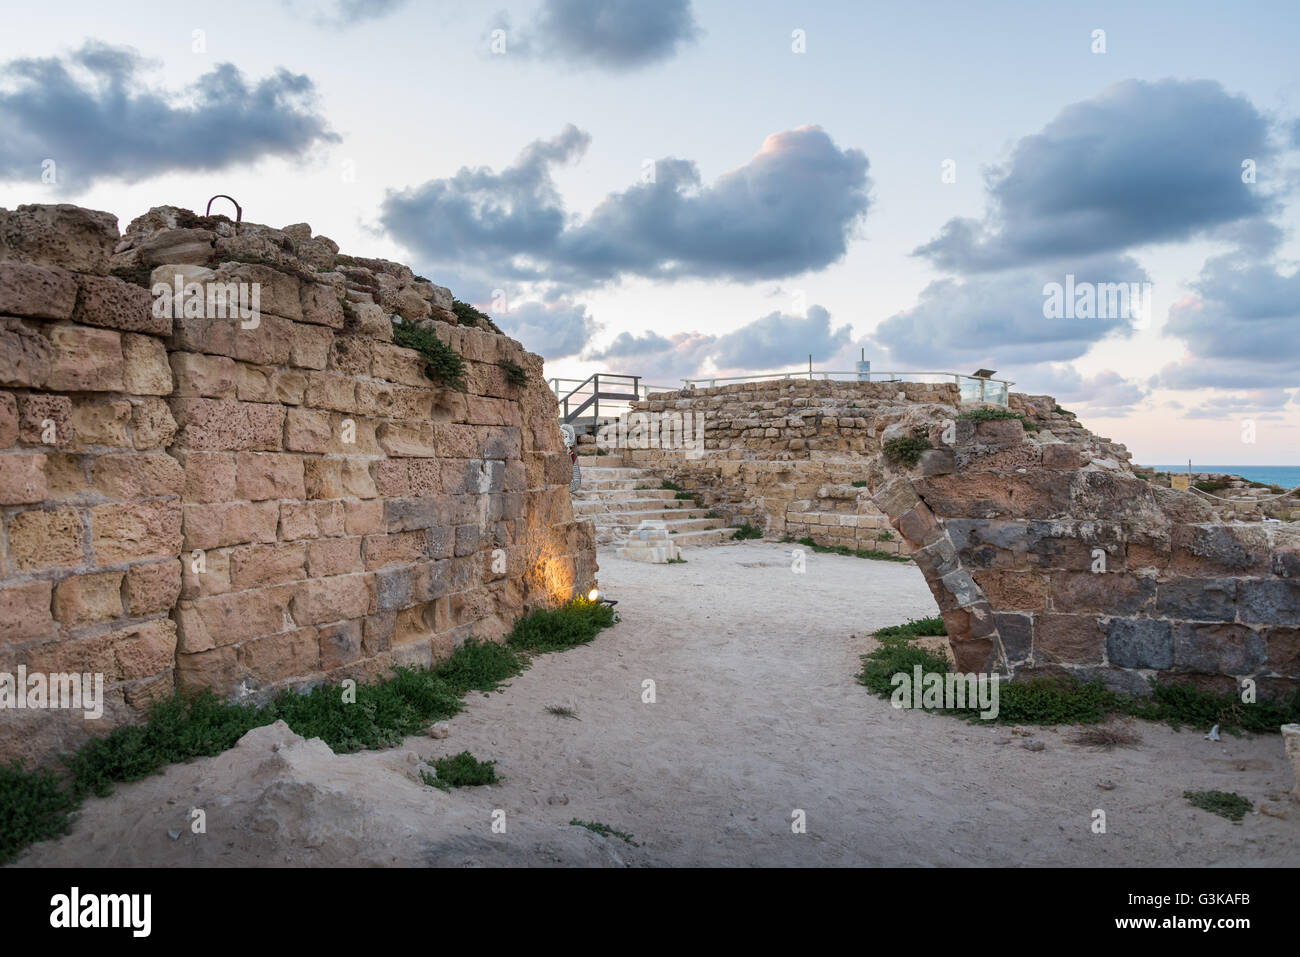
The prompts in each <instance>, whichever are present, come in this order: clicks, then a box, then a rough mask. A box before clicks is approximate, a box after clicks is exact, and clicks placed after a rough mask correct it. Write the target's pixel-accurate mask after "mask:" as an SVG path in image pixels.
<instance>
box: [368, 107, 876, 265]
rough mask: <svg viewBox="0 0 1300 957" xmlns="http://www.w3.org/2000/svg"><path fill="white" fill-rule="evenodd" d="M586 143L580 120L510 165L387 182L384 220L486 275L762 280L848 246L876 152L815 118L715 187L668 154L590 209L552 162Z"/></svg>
mask: <svg viewBox="0 0 1300 957" xmlns="http://www.w3.org/2000/svg"><path fill="white" fill-rule="evenodd" d="M588 142H589V137H588V136H587V134H585V133H582V132H581V131H579V130H578V129H576V128H575V127H573V126H569V127H567V128H566V129H565V130H564V132H562V133H561V134H560V135H559V136H558V137H556V138H555V139H552V140H542V141H538V142H535V143H533V144H532V145H530V146H529V147H528V148H527V149H525V150H524V152H523V153H522V154H521V156H520V158H519V160H517V161H516V163H515V164H514V165H512V166H510V167H507V168H506V169H504V170H502V171H501V172H500V173H497V172H494V171H492V170H490V169H485V168H482V167H479V168H476V169H470V168H468V167H466V168H463V169H461V170H460V171H459V172H457V173H456V174H455V175H454V176H452V177H448V178H446V179H439V180H431V181H429V182H427V183H425V184H423V185H421V186H418V187H414V188H411V189H407V190H404V191H401V192H393V193H390V194H389V195H388V197H387V198H386V199H385V201H384V203H383V206H382V209H381V214H380V220H381V222H382V224H383V225H384V226H385V227H386V228H387V229H388V230H389V232H390V233H391V234H392V235H393V236H394V238H396V239H397V240H399V241H400V242H402V243H404V244H406V245H407V246H409V247H410V248H411V249H413V250H415V251H416V252H417V253H419V254H421V255H423V256H424V257H426V258H428V259H430V260H432V261H437V262H440V263H445V264H447V265H448V266H449V267H451V268H454V269H456V268H458V269H460V270H461V271H470V270H474V271H478V272H480V273H481V274H482V275H483V276H484V277H485V281H489V282H490V281H494V280H495V281H502V280H516V281H532V282H540V281H546V282H552V283H558V284H560V285H568V286H571V287H579V288H580V287H589V286H592V285H599V284H601V283H605V282H610V281H614V280H617V279H618V278H620V277H622V276H643V277H649V278H654V279H679V278H688V277H700V278H713V279H730V280H736V281H752V280H759V279H778V278H784V277H788V276H793V275H797V274H799V273H802V272H806V271H808V270H812V269H820V268H823V267H825V266H828V265H830V264H831V263H833V262H836V261H837V260H839V259H840V258H841V257H843V255H844V254H845V252H846V250H847V243H848V240H849V238H850V237H851V235H852V233H853V230H854V229H855V227H856V226H857V225H858V223H859V222H860V221H861V220H862V218H863V217H864V216H865V214H866V212H867V208H868V206H869V204H870V199H869V196H868V193H869V190H870V185H871V183H870V179H869V178H868V176H867V169H868V165H869V164H868V161H867V158H866V156H865V155H864V154H862V153H861V152H860V151H858V150H854V149H846V150H841V149H839V148H838V147H837V146H836V145H835V144H834V142H833V141H832V140H831V138H830V137H829V136H828V135H827V134H826V133H825V131H823V130H822V129H821V128H820V127H816V126H805V127H800V128H798V129H794V130H787V131H785V132H782V133H775V134H772V135H771V136H768V137H767V139H766V140H765V141H764V142H763V146H762V148H761V149H760V150H759V151H758V152H757V153H756V154H755V155H754V156H753V157H752V158H751V159H750V161H749V162H748V163H746V164H745V165H743V166H741V167H739V168H738V169H734V170H732V171H730V172H728V173H725V174H723V175H722V176H720V177H718V179H717V180H716V181H715V182H714V183H713V184H712V185H706V184H704V183H703V182H702V179H701V177H700V174H699V171H698V170H697V168H696V167H695V164H694V163H691V162H689V161H686V160H681V159H674V158H669V159H664V160H660V161H659V162H658V163H657V164H656V167H655V171H654V172H655V175H654V177H653V181H652V182H641V183H637V184H636V185H634V186H631V187H629V188H627V189H625V190H623V191H622V192H618V193H612V194H610V195H609V196H607V197H606V198H605V199H604V200H602V201H601V203H600V204H599V205H598V206H597V207H596V208H595V209H594V210H593V212H592V214H591V215H590V216H589V217H588V218H587V219H586V220H582V221H579V220H575V218H574V217H572V216H570V215H569V214H568V212H567V211H566V209H565V206H564V203H563V200H562V199H561V198H560V197H559V195H558V193H557V191H556V188H555V184H554V181H553V180H552V178H551V174H550V167H551V166H552V165H553V164H556V163H561V162H567V161H570V160H573V159H575V158H577V157H578V156H580V155H581V154H582V152H583V151H584V150H585V149H586V146H587V144H588Z"/></svg>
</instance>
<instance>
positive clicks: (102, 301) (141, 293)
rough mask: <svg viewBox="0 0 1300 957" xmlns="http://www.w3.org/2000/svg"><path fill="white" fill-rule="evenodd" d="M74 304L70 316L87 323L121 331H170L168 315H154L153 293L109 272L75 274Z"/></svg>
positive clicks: (162, 334) (170, 324)
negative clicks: (91, 274)
mask: <svg viewBox="0 0 1300 957" xmlns="http://www.w3.org/2000/svg"><path fill="white" fill-rule="evenodd" d="M77 285H78V293H77V308H76V310H75V311H74V313H73V316H72V318H73V319H74V320H76V321H77V322H79V323H82V324H83V325H87V326H103V327H104V328H107V329H119V330H122V331H123V332H145V333H150V334H152V335H157V336H167V335H171V331H172V320H171V317H170V316H167V315H161V316H155V315H154V312H155V310H154V309H153V297H152V296H151V295H150V294H149V290H148V289H145V288H144V287H143V286H137V285H134V284H133V283H129V282H123V281H122V280H121V279H117V278H114V277H111V276H79V277H78V278H77Z"/></svg>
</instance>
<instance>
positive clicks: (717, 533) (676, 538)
mask: <svg viewBox="0 0 1300 957" xmlns="http://www.w3.org/2000/svg"><path fill="white" fill-rule="evenodd" d="M735 534H736V529H735V527H734V526H727V527H724V528H711V529H707V530H704V531H697V532H679V533H678V534H676V535H673V536H670V537H671V538H672V540H673V542H674V543H675V544H676V545H677V547H678V548H692V547H694V546H698V545H720V544H721V543H723V542H729V541H731V538H732V536H733V535H735Z"/></svg>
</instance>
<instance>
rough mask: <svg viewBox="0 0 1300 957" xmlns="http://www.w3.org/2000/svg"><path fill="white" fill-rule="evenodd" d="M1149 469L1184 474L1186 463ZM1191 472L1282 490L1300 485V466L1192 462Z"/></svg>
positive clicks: (1154, 466)
mask: <svg viewBox="0 0 1300 957" xmlns="http://www.w3.org/2000/svg"><path fill="white" fill-rule="evenodd" d="M1151 468H1153V469H1156V470H1157V471H1160V472H1186V471H1187V463H1186V462H1184V463H1183V464H1182V465H1153V466H1151ZM1192 472H1193V473H1195V472H1219V473H1222V474H1224V475H1240V476H1241V477H1242V478H1244V479H1250V480H1251V481H1252V482H1262V483H1264V484H1265V485H1280V486H1282V487H1283V488H1295V487H1296V486H1297V485H1300V465H1201V464H1200V463H1198V462H1195V461H1194V462H1192Z"/></svg>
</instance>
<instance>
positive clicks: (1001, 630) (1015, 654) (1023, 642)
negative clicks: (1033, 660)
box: [993, 613, 1034, 664]
mask: <svg viewBox="0 0 1300 957" xmlns="http://www.w3.org/2000/svg"><path fill="white" fill-rule="evenodd" d="M993 621H994V623H995V624H996V625H997V629H998V635H999V636H1001V638H1002V650H1003V651H1004V652H1005V653H1006V656H1007V661H1008V662H1009V663H1010V664H1018V663H1020V662H1022V661H1028V660H1029V656H1030V654H1031V653H1032V651H1033V647H1034V619H1033V618H1032V617H1031V616H1029V615H1015V614H1006V613H1001V614H995V615H994V616H993Z"/></svg>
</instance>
